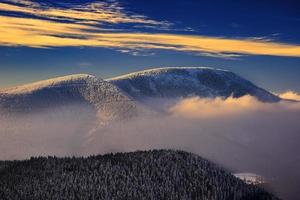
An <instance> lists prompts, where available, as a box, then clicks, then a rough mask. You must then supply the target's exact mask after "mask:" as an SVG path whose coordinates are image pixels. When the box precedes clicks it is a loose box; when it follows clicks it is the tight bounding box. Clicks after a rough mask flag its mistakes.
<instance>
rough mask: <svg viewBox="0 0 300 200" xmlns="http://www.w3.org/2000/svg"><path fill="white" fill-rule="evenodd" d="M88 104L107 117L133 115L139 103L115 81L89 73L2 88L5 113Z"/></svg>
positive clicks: (0, 99) (0, 97) (0, 94)
mask: <svg viewBox="0 0 300 200" xmlns="http://www.w3.org/2000/svg"><path fill="white" fill-rule="evenodd" d="M69 105H84V106H86V107H88V108H91V109H94V110H95V111H96V114H97V116H98V117H100V118H101V119H104V120H110V119H115V118H120V117H123V116H124V115H126V116H127V117H128V115H132V114H134V112H135V109H136V105H135V103H134V101H133V100H132V99H131V98H129V97H128V96H126V95H125V94H123V92H121V91H120V90H119V89H118V88H117V87H115V86H114V85H113V84H111V83H109V82H107V81H104V80H102V79H101V78H97V77H95V76H92V75H88V74H76V75H69V76H63V77H58V78H53V79H49V80H44V81H38V82H35V83H31V84H26V85H22V86H17V87H12V88H8V89H3V90H1V91H0V110H1V112H2V113H6V114H13V113H30V112H41V111H43V110H45V109H52V108H54V107H58V106H69Z"/></svg>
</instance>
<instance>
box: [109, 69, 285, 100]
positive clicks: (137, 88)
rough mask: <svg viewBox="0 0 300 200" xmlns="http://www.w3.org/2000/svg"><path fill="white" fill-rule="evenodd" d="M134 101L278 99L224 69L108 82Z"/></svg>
mask: <svg viewBox="0 0 300 200" xmlns="http://www.w3.org/2000/svg"><path fill="white" fill-rule="evenodd" d="M107 81H109V82H110V83H112V84H114V85H116V86H118V87H119V88H120V89H121V90H123V91H124V92H126V93H127V94H128V95H130V96H131V97H133V98H136V99H144V98H147V97H166V98H172V97H186V96H200V97H210V98H214V97H223V98H227V97H229V96H233V97H236V98H238V97H241V96H244V95H251V96H254V97H256V98H257V99H258V100H260V101H264V102H277V101H279V100H280V98H279V97H277V96H275V95H273V94H271V93H270V92H268V91H266V90H264V89H262V88H260V87H258V86H256V85H254V84H253V83H251V82H250V81H248V80H246V79H244V78H242V77H240V76H238V75H236V74H234V73H232V72H229V71H225V70H220V69H213V68H205V67H169V68H156V69H149V70H144V71H139V72H135V73H130V74H126V75H123V76H118V77H115V78H111V79H108V80H107Z"/></svg>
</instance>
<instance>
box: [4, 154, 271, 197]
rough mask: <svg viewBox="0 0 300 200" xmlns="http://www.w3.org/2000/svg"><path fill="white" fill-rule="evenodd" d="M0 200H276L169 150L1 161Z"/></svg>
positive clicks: (191, 157) (198, 159)
mask: <svg viewBox="0 0 300 200" xmlns="http://www.w3.org/2000/svg"><path fill="white" fill-rule="evenodd" d="M0 198H1V199H3V200H4V199H5V200H16V199H30V200H35V199H44V200H47V199H68V200H72V199H168V200H172V199H199V200H200V199H201V200H202V199H203V200H204V199H209V200H223V199H224V200H225V199H226V200H228V199H231V200H235V199H236V200H238V199H239V200H242V199H243V200H246V199H247V200H248V199H256V200H260V199H261V200H271V199H276V198H275V197H274V196H273V195H271V194H269V193H267V192H265V191H264V190H262V189H260V188H259V187H257V186H254V185H247V184H245V183H244V182H243V181H242V180H240V179H237V178H235V177H234V176H233V175H232V174H231V173H229V172H228V171H226V170H224V169H222V168H220V167H218V166H216V165H215V164H213V163H211V162H209V161H207V160H205V159H203V158H201V157H199V156H197V155H194V154H190V153H186V152H182V151H171V150H154V151H139V152H133V153H116V154H107V155H103V156H101V155H99V156H91V157H88V158H75V157H73V158H56V157H47V158H46V157H39V158H31V159H30V160H25V161H5V162H0Z"/></svg>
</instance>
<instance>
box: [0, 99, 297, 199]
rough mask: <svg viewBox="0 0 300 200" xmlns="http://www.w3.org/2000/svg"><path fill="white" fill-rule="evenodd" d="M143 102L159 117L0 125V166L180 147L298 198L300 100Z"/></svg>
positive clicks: (64, 112)
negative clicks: (8, 162)
mask: <svg viewBox="0 0 300 200" xmlns="http://www.w3.org/2000/svg"><path fill="white" fill-rule="evenodd" d="M293 94H295V95H296V96H295V95H294V96H293V99H295V98H294V97H297V95H298V94H296V93H293ZM289 97H290V99H291V95H290V96H289ZM295 100H296V99H295ZM145 102H148V105H150V107H152V108H155V110H156V111H157V112H155V113H151V115H139V116H138V117H136V118H131V119H126V120H123V121H118V122H111V123H109V124H107V125H105V126H102V125H99V123H98V121H97V118H96V114H95V113H94V112H93V110H92V109H91V108H87V107H85V106H83V105H72V106H68V107H60V108H57V109H51V110H47V111H44V112H39V113H35V114H25V115H22V116H17V117H14V118H6V119H1V121H0V127H1V130H0V136H1V140H0V160H12V159H25V158H29V157H30V156H40V155H43V156H46V155H56V156H87V155H91V154H104V153H108V152H120V151H122V152H124V151H135V150H148V149H162V148H163V149H180V150H185V151H189V152H193V153H196V154H198V155H200V156H202V157H204V158H207V159H209V160H211V161H213V162H216V163H218V164H219V165H221V166H223V167H225V168H227V169H229V170H231V171H232V172H234V173H236V172H251V173H256V174H258V175H261V176H263V177H265V179H266V180H267V181H268V185H269V186H270V188H269V189H270V190H271V191H272V192H274V193H275V194H277V195H278V196H279V197H281V198H284V199H295V198H296V197H297V196H298V194H297V190H298V188H299V185H300V172H299V168H300V156H299V146H300V124H299V121H300V103H299V102H292V101H281V102H279V103H262V102H259V101H257V100H256V99H255V98H253V97H251V96H244V97H241V98H238V99H236V98H227V99H221V98H216V99H201V98H198V97H190V98H183V99H177V100H174V99H172V100H170V99H148V100H147V101H145ZM149 102H151V103H149Z"/></svg>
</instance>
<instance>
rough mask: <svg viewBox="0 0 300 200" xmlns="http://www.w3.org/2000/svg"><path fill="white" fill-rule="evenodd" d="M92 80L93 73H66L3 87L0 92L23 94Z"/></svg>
mask: <svg viewBox="0 0 300 200" xmlns="http://www.w3.org/2000/svg"><path fill="white" fill-rule="evenodd" d="M89 79H90V80H94V79H97V78H96V77H95V76H93V75H89V74H72V75H67V76H61V77H56V78H51V79H46V80H41V81H37V82H33V83H29V84H24V85H20V86H15V87H11V88H5V89H2V90H0V94H1V93H2V94H22V93H23V94H24V93H31V92H33V91H36V90H39V89H42V88H50V87H57V86H61V85H63V84H70V85H74V84H76V85H78V84H84V82H81V81H86V80H89Z"/></svg>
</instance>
